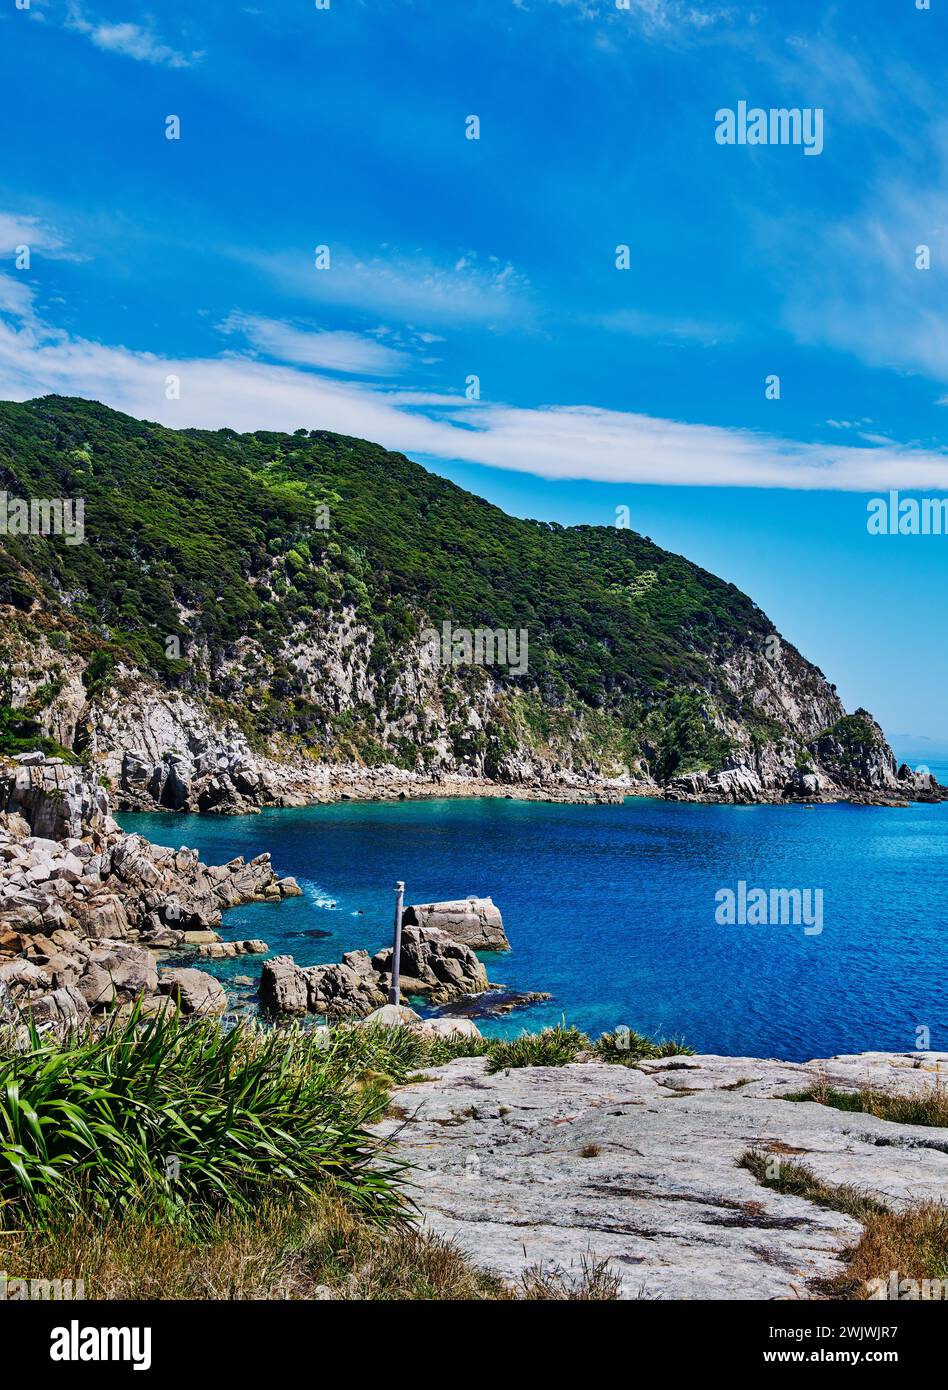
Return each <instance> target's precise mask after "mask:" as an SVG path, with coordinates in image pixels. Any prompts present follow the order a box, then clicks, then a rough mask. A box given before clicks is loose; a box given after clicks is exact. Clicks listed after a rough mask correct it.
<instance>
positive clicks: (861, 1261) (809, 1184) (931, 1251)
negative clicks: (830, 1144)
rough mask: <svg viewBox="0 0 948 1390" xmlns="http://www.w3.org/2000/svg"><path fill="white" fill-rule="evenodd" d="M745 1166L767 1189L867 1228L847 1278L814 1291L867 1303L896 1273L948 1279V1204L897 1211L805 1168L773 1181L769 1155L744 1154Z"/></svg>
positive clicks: (788, 1169)
mask: <svg viewBox="0 0 948 1390" xmlns="http://www.w3.org/2000/svg"><path fill="white" fill-rule="evenodd" d="M741 1166H742V1167H744V1168H747V1169H749V1171H750V1172H752V1173H753V1174H754V1176H755V1177H756V1178H757V1180H758V1182H760V1183H761V1184H762V1186H764V1187H770V1188H773V1189H774V1191H776V1192H785V1193H789V1194H791V1195H793V1196H795V1197H804V1198H806V1199H807V1200H808V1201H811V1202H815V1203H816V1204H817V1206H822V1207H829V1208H830V1209H831V1210H833V1211H842V1212H846V1213H847V1215H849V1216H854V1217H855V1218H856V1220H857V1221H859V1222H861V1223H862V1227H863V1234H862V1237H861V1239H860V1240H859V1243H858V1244H857V1245H856V1246H855V1247H854V1248H853V1249H852V1250H850V1251H848V1252H847V1255H846V1259H847V1268H846V1273H845V1274H844V1275H842V1276H841V1277H840V1278H838V1279H834V1280H827V1281H821V1282H820V1284H819V1285H818V1286H817V1287H816V1289H815V1292H817V1293H821V1294H823V1295H824V1296H825V1297H828V1298H837V1299H854V1300H861V1299H866V1298H868V1285H869V1283H870V1281H872V1280H876V1279H882V1280H884V1281H886V1282H888V1279H889V1275H890V1273H891V1272H892V1271H893V1270H895V1271H896V1272H897V1273H898V1275H899V1277H900V1278H902V1279H914V1280H917V1281H918V1282H919V1283H922V1282H923V1281H924V1280H930V1279H948V1205H946V1204H945V1203H943V1202H918V1203H916V1204H915V1205H913V1206H910V1207H905V1208H902V1209H900V1210H892V1209H890V1208H889V1207H887V1206H886V1205H885V1204H884V1203H883V1202H880V1201H879V1200H878V1199H877V1198H875V1197H870V1196H869V1195H868V1194H866V1193H865V1192H861V1191H859V1189H858V1188H854V1187H834V1186H831V1185H829V1184H827V1183H824V1182H821V1181H820V1179H819V1178H817V1177H816V1176H815V1175H814V1174H813V1173H811V1172H810V1170H809V1169H808V1168H806V1167H804V1165H803V1164H800V1163H784V1164H782V1165H781V1168H780V1174H779V1176H778V1177H768V1176H767V1166H768V1165H767V1157H766V1155H765V1154H763V1153H759V1152H754V1151H751V1152H749V1153H746V1154H744V1156H743V1158H742V1159H741Z"/></svg>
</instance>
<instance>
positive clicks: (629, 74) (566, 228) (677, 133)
mask: <svg viewBox="0 0 948 1390" xmlns="http://www.w3.org/2000/svg"><path fill="white" fill-rule="evenodd" d="M20 3H24V0H20ZM946 39H948V0H932V9H931V10H928V11H925V10H919V9H917V7H916V3H915V0H859V3H858V4H856V3H853V2H852V0H847V2H846V3H839V4H832V3H815V0H795V3H794V4H793V5H792V6H791V5H788V4H786V3H783V0H781V3H772V4H759V5H755V4H751V5H746V4H730V3H727V0H706V2H705V3H701V4H699V3H697V0H628V8H623V9H620V8H618V6H617V4H616V0H464V3H463V4H447V3H445V2H444V0H416V3H407V2H406V0H362V2H361V3H360V0H331V3H330V7H329V9H328V10H320V9H317V8H316V5H315V4H314V3H312V0H309V2H308V3H307V2H306V0H297V3H292V4H291V3H287V2H286V0H268V3H267V4H266V5H265V6H264V5H263V4H262V3H261V5H260V7H259V8H257V7H254V6H251V5H248V6H244V7H241V6H239V5H234V4H224V3H219V2H218V0H205V3H203V4H202V5H200V6H194V7H181V6H175V7H171V6H165V7H155V8H154V9H152V10H146V9H143V8H140V7H139V5H138V4H137V0H121V3H116V4H112V3H105V2H104V0H103V3H95V4H92V3H86V2H85V0H81V3H69V2H68V0H30V2H29V7H28V8H27V9H17V8H16V7H15V3H14V0H9V3H7V4H6V5H5V6H4V7H3V10H2V12H0V91H2V93H3V96H2V97H0V112H2V117H3V148H4V160H3V165H2V169H0V396H2V397H5V398H11V397H12V398H17V399H26V398H28V397H30V396H33V395H37V394H42V393H44V392H47V391H54V390H55V391H62V392H67V393H75V394H80V395H86V396H90V397H95V398H97V399H101V400H104V401H106V402H107V403H109V404H112V405H115V406H117V407H119V408H121V409H125V410H128V411H130V412H131V413H133V414H136V415H141V416H145V417H147V418H151V419H160V420H163V421H164V422H166V423H168V424H182V425H206V426H213V427H217V426H220V425H225V424H226V425H231V426H234V427H236V428H258V427H266V428H285V429H290V430H292V429H295V428H298V427H299V426H307V427H311V428H315V427H319V428H327V429H336V430H342V431H344V432H347V433H351V434H357V435H362V436H365V437H368V438H371V439H376V440H379V441H380V442H381V443H384V444H386V445H388V446H389V447H392V448H398V449H402V450H404V451H405V452H406V453H408V454H409V455H410V456H411V457H413V458H417V459H418V460H419V461H421V462H424V463H425V464H426V465H427V466H428V467H431V468H433V469H435V470H436V471H438V472H441V473H443V474H445V475H446V476H448V477H451V478H453V479H455V480H456V481H458V482H460V483H462V484H463V485H465V486H467V487H470V488H471V489H472V490H473V491H476V492H478V493H480V494H482V495H483V496H486V497H489V498H490V499H491V500H493V501H496V502H498V503H499V504H500V505H502V506H504V507H505V508H506V509H507V510H509V511H511V512H515V513H517V514H520V515H526V516H538V517H544V518H555V519H557V520H560V521H563V522H572V521H590V522H599V523H603V524H609V523H610V522H612V521H613V520H614V518H615V515H616V508H617V507H619V506H627V507H628V508H629V509H630V514H631V524H632V525H633V526H634V527H635V528H636V529H638V530H641V531H643V532H645V533H646V534H648V535H650V536H652V537H653V539H655V540H657V541H658V542H660V543H661V544H663V545H666V546H668V547H669V548H671V549H673V550H678V551H681V552H683V553H685V554H687V555H688V556H690V557H691V558H693V559H695V560H697V561H699V562H700V563H702V564H704V565H706V566H707V567H708V568H709V569H712V570H714V571H715V572H716V573H718V574H721V575H723V576H724V577H726V578H728V579H731V580H733V581H734V582H735V583H737V584H739V585H740V586H741V587H742V588H744V589H746V590H747V591H748V592H749V593H750V594H751V595H752V596H753V597H754V598H755V599H756V600H757V601H758V602H759V603H760V604H761V606H762V607H764V608H765V609H766V610H767V611H768V612H769V613H770V615H771V616H772V617H773V619H774V620H775V622H776V623H777V625H778V626H779V627H780V628H781V630H782V631H783V632H784V633H785V635H786V636H787V637H789V638H790V639H791V640H792V641H794V642H796V643H797V645H798V646H799V647H800V648H801V650H802V651H803V652H804V653H805V654H806V655H807V656H809V657H810V658H811V659H812V660H814V661H816V662H817V663H818V664H819V665H820V666H821V667H822V668H823V669H824V670H825V671H826V673H827V675H828V676H829V677H830V679H832V680H834V681H836V682H837V684H838V686H839V689H840V693H841V695H842V696H843V698H844V699H845V701H846V702H847V704H848V705H849V706H850V707H854V706H855V705H857V704H864V705H866V706H867V707H869V708H870V709H871V710H872V711H873V712H874V713H875V714H876V715H877V717H878V718H879V719H880V720H881V721H882V722H883V724H884V726H885V727H886V729H887V731H888V732H889V734H890V735H892V736H895V741H896V744H897V746H898V747H897V751H902V748H904V749H905V752H906V756H913V755H914V754H915V749H914V746H909V744H908V741H907V740H902V739H901V738H900V737H899V736H901V735H906V734H911V735H915V736H922V735H926V736H929V737H930V738H932V739H934V740H935V741H936V743H937V744H939V745H941V746H942V747H948V709H946V702H945V699H944V696H943V692H944V690H945V687H946V684H948V642H946V640H945V633H944V624H943V621H942V619H941V618H940V617H939V613H940V605H941V600H942V597H943V595H944V593H945V582H944V579H945V574H946V560H945V558H944V556H945V554H946V553H948V537H937V536H901V537H888V536H884V537H872V536H869V535H868V534H867V531H866V502H867V498H868V497H869V496H872V495H877V494H878V493H880V492H882V491H885V490H887V489H888V488H890V487H893V488H901V489H902V490H903V492H905V491H909V490H914V493H915V495H934V494H936V493H939V492H943V491H946V490H948V452H946V447H945V445H946V429H948V317H946V311H948V293H946V278H948V277H946V270H945V266H946V259H948V177H946V176H948V108H946V106H945V102H944V93H945V91H946V90H948V82H946V76H948V43H946ZM739 101H747V102H748V103H749V105H751V106H759V107H763V108H765V109H769V108H771V107H801V108H802V107H811V108H820V109H822V111H823V113H824V118H823V119H824V148H823V151H822V153H821V154H820V155H819V156H818V157H808V156H807V155H805V154H804V151H803V149H802V148H801V147H800V146H792V145H791V146H781V145H773V146H771V145H763V146H751V145H745V146H731V147H728V146H722V145H720V144H718V143H717V141H716V140H715V128H716V126H715V115H716V112H717V111H718V110H720V109H722V108H736V107H737V104H738V102H739ZM171 115H176V116H178V117H179V119H180V127H181V138H180V139H179V140H168V139H166V138H165V132H166V120H167V117H169V116H171ZM471 115H476V116H478V118H479V120H480V139H479V140H469V139H467V138H465V130H466V121H467V118H468V117H469V116H471ZM923 244H924V245H927V246H929V247H930V255H931V268H930V269H929V270H919V269H917V268H916V247H917V246H919V245H923ZM22 245H28V246H29V247H30V264H29V267H28V268H21V269H18V268H17V267H16V263H15V248H16V247H17V246H22ZM317 245H320V246H321V245H327V246H328V247H329V248H330V253H331V266H330V268H329V269H327V270H317V269H316V267H315V264H314V248H315V247H316V246H317ZM619 245H628V247H629V248H630V268H629V269H628V270H618V269H617V268H616V264H615V262H616V247H617V246H619ZM170 373H173V374H175V375H177V376H179V377H180V382H181V393H180V399H179V400H168V399H167V398H166V386H165V382H166V378H167V376H168V375H169V374H170ZM772 374H775V375H778V376H779V378H780V399H779V400H774V399H767V398H766V395H765V379H766V378H767V377H768V376H770V375H772ZM472 375H476V376H477V377H478V378H479V380H480V399H479V400H468V399H467V398H466V396H465V383H466V381H467V379H468V378H469V377H470V376H472ZM916 756H917V755H916Z"/></svg>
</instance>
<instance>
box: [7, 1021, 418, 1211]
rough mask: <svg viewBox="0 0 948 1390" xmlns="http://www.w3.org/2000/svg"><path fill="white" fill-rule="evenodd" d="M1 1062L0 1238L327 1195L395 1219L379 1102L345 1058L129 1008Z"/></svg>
mask: <svg viewBox="0 0 948 1390" xmlns="http://www.w3.org/2000/svg"><path fill="white" fill-rule="evenodd" d="M4 1051H5V1053H6V1055H3V1056H2V1058H0V1227H2V1226H7V1225H11V1224H22V1223H24V1222H26V1223H27V1224H29V1223H37V1222H38V1223H40V1224H42V1223H43V1222H44V1221H45V1220H47V1219H49V1218H50V1217H56V1216H61V1215H62V1214H63V1213H68V1212H72V1213H73V1214H79V1213H89V1214H90V1215H93V1216H95V1215H100V1216H101V1215H104V1214H106V1213H107V1212H115V1211H116V1210H118V1209H121V1210H123V1211H126V1212H130V1213H135V1212H137V1213H147V1214H148V1215H149V1217H150V1218H151V1219H153V1220H159V1221H160V1220H170V1221H183V1222H184V1223H185V1224H187V1225H197V1226H200V1225H201V1224H202V1223H203V1222H205V1221H206V1220H208V1219H209V1218H210V1217H212V1216H213V1215H214V1214H215V1213H217V1212H220V1211H225V1212H230V1213H246V1212H248V1211H250V1210H252V1208H253V1205H254V1203H256V1202H258V1201H260V1200H263V1199H264V1198H268V1197H269V1198H274V1199H279V1198H285V1197H287V1196H292V1197H294V1198H297V1199H299V1198H300V1197H307V1196H310V1197H311V1196H315V1195H316V1194H318V1192H320V1191H321V1190H324V1189H326V1188H327V1187H331V1188H332V1189H333V1191H334V1192H336V1193H337V1194H338V1195H340V1196H342V1197H343V1198H344V1199H345V1200H346V1201H347V1202H348V1203H349V1204H350V1205H351V1206H353V1207H354V1208H356V1209H357V1210H358V1211H359V1212H360V1213H361V1214H362V1216H363V1217H365V1218H367V1219H369V1220H377V1221H383V1222H384V1221H390V1220H392V1219H393V1218H395V1217H396V1216H397V1215H398V1214H399V1212H400V1210H401V1208H402V1199H401V1197H400V1195H399V1192H398V1187H397V1181H396V1180H397V1176H398V1170H397V1167H396V1166H394V1165H392V1164H391V1163H386V1162H385V1161H384V1159H383V1158H382V1157H381V1156H380V1154H379V1151H378V1145H377V1143H376V1142H375V1141H374V1140H372V1139H371V1137H370V1135H369V1134H368V1132H367V1129H366V1126H367V1125H368V1124H369V1123H371V1121H372V1120H374V1119H377V1118H378V1116H379V1114H380V1113H381V1111H382V1109H383V1108H384V1104H385V1097H384V1095H382V1094H381V1093H380V1092H379V1091H377V1090H360V1089H359V1088H358V1087H357V1086H355V1085H353V1084H351V1083H352V1081H353V1080H354V1079H355V1077H356V1076H357V1074H358V1072H357V1069H356V1068H355V1066H354V1061H353V1056H352V1051H351V1048H350V1049H347V1050H343V1051H341V1052H340V1053H337V1051H336V1050H335V1049H334V1048H332V1047H330V1048H328V1049H327V1048H324V1047H322V1046H320V1039H319V1038H317V1037H316V1036H315V1035H314V1034H312V1033H309V1034H306V1033H302V1032H300V1033H289V1032H286V1033H276V1032H273V1033H270V1034H264V1033H261V1032H258V1031H256V1030H253V1029H242V1028H233V1029H231V1030H229V1031H228V1030H225V1029H223V1028H221V1027H220V1025H219V1024H218V1023H217V1021H216V1020H198V1021H194V1022H188V1023H184V1024H181V1023H179V1022H178V1021H177V1020H176V1019H173V1018H167V1017H165V1016H164V1015H159V1016H155V1017H153V1018H151V1019H149V1020H142V1019H141V1018H139V1016H138V1015H137V1013H133V1015H132V1017H131V1018H130V1019H129V1020H128V1021H127V1022H126V1023H125V1024H124V1025H123V1024H121V1023H118V1024H117V1025H116V1026H115V1027H113V1028H110V1029H108V1030H106V1031H105V1033H104V1034H101V1035H95V1034H90V1035H87V1036H82V1037H77V1038H74V1039H72V1040H68V1041H67V1042H65V1043H62V1044H60V1043H58V1042H57V1041H55V1040H54V1039H52V1038H48V1037H47V1038H41V1037H40V1036H39V1034H37V1033H36V1032H35V1031H34V1032H33V1034H32V1039H31V1045H30V1046H29V1047H28V1048H27V1049H25V1050H20V1049H13V1050H12V1051H7V1050H6V1049H4Z"/></svg>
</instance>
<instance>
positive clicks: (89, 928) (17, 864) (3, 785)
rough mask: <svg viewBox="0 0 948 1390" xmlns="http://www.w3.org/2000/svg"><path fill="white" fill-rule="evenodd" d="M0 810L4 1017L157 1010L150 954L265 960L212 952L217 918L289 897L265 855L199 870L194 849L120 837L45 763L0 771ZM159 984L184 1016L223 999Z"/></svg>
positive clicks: (88, 796) (104, 814) (67, 1017)
mask: <svg viewBox="0 0 948 1390" xmlns="http://www.w3.org/2000/svg"><path fill="white" fill-rule="evenodd" d="M0 806H7V807H9V808H11V809H8V810H5V811H3V810H0V972H2V974H0V979H4V984H5V990H6V997H5V1006H6V1007H7V1009H8V1010H9V1009H12V1010H14V1011H18V1012H19V1013H20V1015H21V1016H22V1015H25V1014H26V1013H29V1014H31V1015H32V1017H33V1019H34V1021H35V1022H37V1023H39V1022H44V1023H49V1024H51V1025H53V1026H58V1025H59V1024H61V1023H75V1022H76V1021H82V1019H83V1018H84V1017H85V1016H86V1015H88V1014H89V1012H90V1010H91V1011H92V1012H93V1013H95V1012H96V1011H100V1010H104V1009H107V1008H109V1009H110V1008H113V1007H115V1006H116V1005H118V1006H121V1005H123V1004H125V1003H130V1002H131V1001H132V1000H134V999H138V998H144V999H146V1000H149V999H150V1000H152V1001H154V1000H156V999H157V998H158V991H159V988H162V989H164V986H162V985H161V982H160V981H159V978H158V973H157V968H156V962H155V957H154V955H153V954H152V952H153V951H156V950H168V949H172V950H173V949H177V948H183V947H188V946H194V947H196V948H197V949H198V951H199V953H202V954H205V955H207V956H209V957H211V958H216V957H223V956H227V955H237V954H245V953H256V952H265V951H266V950H267V949H268V948H267V945H266V943H265V942H262V941H241V942H221V941H219V938H218V935H217V932H216V931H215V930H214V927H216V926H218V925H219V924H220V921H221V914H222V912H223V911H224V910H225V909H226V908H228V907H234V906H236V905H237V904H239V903H244V902H250V901H263V902H279V901H280V899H281V898H283V897H287V896H292V895H293V894H296V893H299V891H300V890H299V888H298V886H297V884H296V883H295V882H294V881H293V880H292V879H286V880H281V879H278V878H277V876H276V875H275V874H274V872H273V868H272V866H271V864H270V856H269V855H268V854H260V855H258V856H257V857H256V858H255V859H252V860H251V861H250V862H249V863H248V862H246V861H245V860H244V859H242V858H237V859H233V860H231V861H230V863H229V864H222V865H214V866H208V865H206V864H202V863H201V861H200V860H199V858H198V855H197V852H196V851H195V850H190V849H187V848H183V847H182V848H181V849H178V850H173V849H168V848H165V847H162V846H160V845H153V844H150V843H149V842H148V841H147V840H145V839H143V838H142V837H141V836H140V835H125V834H123V833H122V832H121V830H120V829H119V827H118V826H117V825H116V824H115V822H114V821H113V820H112V818H111V817H110V815H109V814H108V802H107V800H106V798H105V793H104V790H103V789H102V788H101V787H93V786H92V785H91V784H90V783H89V782H87V781H85V780H83V778H82V777H81V776H80V775H79V774H78V773H77V772H76V770H75V769H74V768H65V767H64V765H63V764H62V763H61V762H59V761H57V760H55V759H53V760H48V759H47V760H43V759H32V758H31V757H30V755H27V758H26V760H25V761H21V762H19V763H14V764H10V763H0ZM26 967H29V969H28V970H27V969H26ZM166 973H168V974H169V981H170V983H169V986H168V989H165V990H164V992H165V993H170V992H171V985H172V984H174V985H175V996H176V998H177V996H178V995H179V994H180V995H181V1008H182V1011H183V1012H199V1011H208V1010H209V1011H212V1012H219V1011H220V1009H219V1005H220V1000H221V996H222V995H223V991H222V990H221V988H220V986H218V985H217V983H216V981H213V980H211V977H210V976H207V975H203V974H201V973H200V972H198V971H190V972H187V973H188V975H189V977H190V976H191V975H199V976H200V979H201V980H204V981H210V984H209V985H205V986H204V987H203V994H202V989H201V988H200V987H199V986H198V985H197V984H196V983H195V982H194V981H192V980H190V978H189V979H188V981H186V982H185V983H186V984H187V988H186V989H182V988H180V986H181V982H180V980H178V981H175V980H174V979H173V977H172V976H171V975H170V972H166ZM64 990H65V991H67V993H66V994H65V995H64V994H63V991H64ZM54 996H55V997H54ZM202 998H203V1002H201V1000H202Z"/></svg>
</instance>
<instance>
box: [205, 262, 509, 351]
mask: <svg viewBox="0 0 948 1390" xmlns="http://www.w3.org/2000/svg"><path fill="white" fill-rule="evenodd" d="M324 244H325V243H324ZM314 250H315V246H307V247H301V248H300V249H299V250H298V251H296V252H290V251H284V252H262V251H259V250H256V249H253V248H247V247H244V246H231V247H222V248H221V253H222V254H224V255H228V256H229V257H230V258H231V259H232V260H234V261H235V262H238V263H239V264H242V265H247V266H250V267H252V268H253V269H254V270H256V271H257V272H258V273H260V274H261V275H263V276H264V277H265V278H267V279H268V280H271V281H272V282H273V283H274V284H275V285H276V286H277V287H278V288H279V289H282V290H283V291H284V292H286V293H291V294H293V295H295V296H299V297H302V298H305V299H309V300H312V301H314V302H319V303H323V304H338V305H345V306H347V307H348V308H350V309H358V310H362V311H365V312H370V313H379V314H388V315H391V316H393V317H397V318H399V319H400V320H401V321H402V322H410V321H412V320H414V321H418V320H421V321H422V322H427V323H437V324H439V325H441V324H445V323H451V324H456V323H480V324H483V325H486V326H489V325H492V324H496V325H499V326H500V325H504V324H509V323H511V322H514V321H516V322H520V323H523V322H525V321H527V320H529V319H530V317H531V316H532V313H533V308H532V305H531V302H530V297H529V282H528V280H527V278H526V277H525V276H524V275H522V274H521V273H520V272H519V271H518V270H517V269H516V268H515V267H514V266H513V265H512V264H511V263H510V262H509V261H504V260H502V259H501V258H500V257H498V256H492V255H489V256H478V255H477V254H476V253H475V252H473V251H468V252H466V253H464V254H463V255H460V256H457V257H455V258H454V259H453V260H452V261H451V262H450V263H448V262H445V261H437V260H435V259H434V257H432V256H430V255H428V254H426V253H425V252H422V251H418V252H415V253H414V254H404V253H400V252H398V251H396V250H394V249H393V248H392V247H389V246H381V247H380V248H379V253H377V254H372V255H361V254H359V253H358V252H356V251H352V250H350V249H349V248H347V247H345V246H333V245H330V256H331V265H330V268H329V269H328V270H317V269H316V265H315V256H314ZM431 341H437V339H436V338H435V337H432V339H431Z"/></svg>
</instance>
